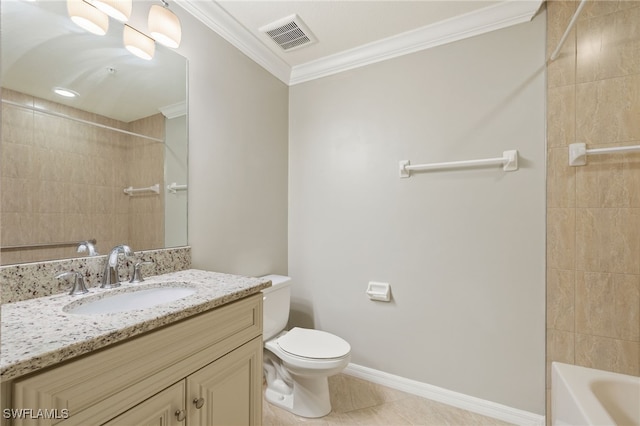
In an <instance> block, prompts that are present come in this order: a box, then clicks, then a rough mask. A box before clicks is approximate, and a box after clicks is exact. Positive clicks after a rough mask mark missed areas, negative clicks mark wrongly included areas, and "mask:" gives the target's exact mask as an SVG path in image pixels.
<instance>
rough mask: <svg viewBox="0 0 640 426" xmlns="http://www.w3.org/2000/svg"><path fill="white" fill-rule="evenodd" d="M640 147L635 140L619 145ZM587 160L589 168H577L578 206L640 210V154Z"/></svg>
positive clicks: (638, 142)
mask: <svg viewBox="0 0 640 426" xmlns="http://www.w3.org/2000/svg"><path fill="white" fill-rule="evenodd" d="M639 144H640V141H634V142H632V143H628V144H626V143H621V144H619V146H624V145H639ZM602 147H604V146H603V145H600V146H599V145H591V146H590V148H602ZM588 161H589V165H588V167H576V168H575V169H576V197H577V207H602V208H638V207H640V191H639V190H638V188H640V167H638V162H639V161H640V153H628V154H625V155H598V156H596V157H593V156H592V157H590V158H589V160H588Z"/></svg>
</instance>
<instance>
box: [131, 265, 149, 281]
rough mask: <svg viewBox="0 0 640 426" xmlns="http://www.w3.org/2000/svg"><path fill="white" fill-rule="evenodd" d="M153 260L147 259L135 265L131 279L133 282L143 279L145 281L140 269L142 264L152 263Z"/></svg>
mask: <svg viewBox="0 0 640 426" xmlns="http://www.w3.org/2000/svg"><path fill="white" fill-rule="evenodd" d="M152 263H153V262H150V261H145V262H137V263H136V264H135V265H133V273H132V274H131V280H130V281H129V282H130V283H132V284H135V283H141V282H142V281H144V278H143V277H142V272H141V271H140V267H141V266H142V265H151V264H152Z"/></svg>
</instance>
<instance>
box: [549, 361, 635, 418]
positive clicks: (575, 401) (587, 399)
mask: <svg viewBox="0 0 640 426" xmlns="http://www.w3.org/2000/svg"><path fill="white" fill-rule="evenodd" d="M551 370H552V371H551V424H552V425H554V426H562V425H618V426H622V425H633V426H640V377H636V376H629V375H626V374H618V373H610V372H608V371H602V370H594V369H592V368H585V367H579V366H577V365H569V364H562V363H559V362H554V363H552V366H551Z"/></svg>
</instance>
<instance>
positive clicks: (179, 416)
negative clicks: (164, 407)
mask: <svg viewBox="0 0 640 426" xmlns="http://www.w3.org/2000/svg"><path fill="white" fill-rule="evenodd" d="M176 418H177V419H178V421H179V422H183V421H184V419H185V418H187V414H186V413H185V412H184V410H178V411H176Z"/></svg>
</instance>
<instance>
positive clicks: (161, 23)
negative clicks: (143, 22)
mask: <svg viewBox="0 0 640 426" xmlns="http://www.w3.org/2000/svg"><path fill="white" fill-rule="evenodd" d="M148 25H149V33H151V37H153V38H154V39H155V41H157V42H158V43H160V44H164V45H165V46H168V47H172V48H174V49H175V48H176V47H178V46H179V45H180V39H181V38H182V28H181V27H180V19H179V18H178V17H177V16H176V15H175V14H174V13H173V12H172V11H170V10H169V8H167V7H163V6H160V5H157V4H154V5H153V6H151V9H150V10H149V22H148Z"/></svg>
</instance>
